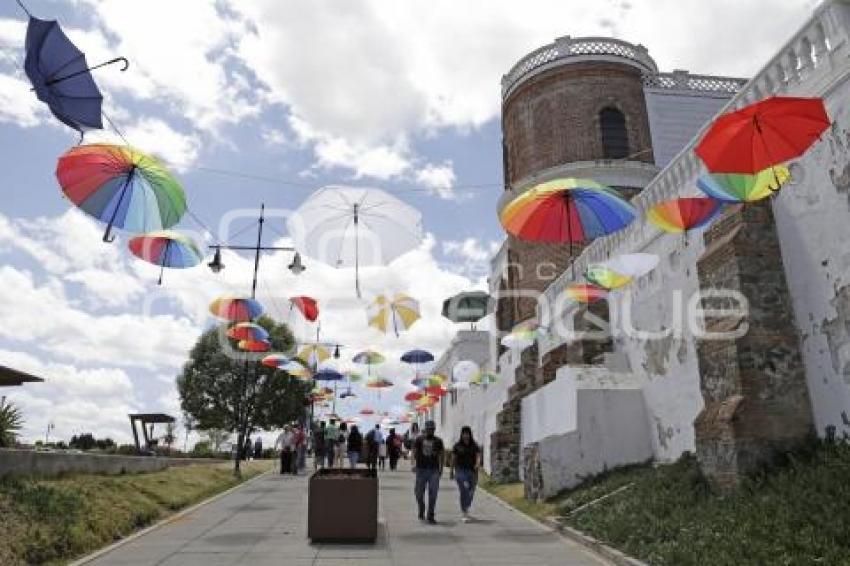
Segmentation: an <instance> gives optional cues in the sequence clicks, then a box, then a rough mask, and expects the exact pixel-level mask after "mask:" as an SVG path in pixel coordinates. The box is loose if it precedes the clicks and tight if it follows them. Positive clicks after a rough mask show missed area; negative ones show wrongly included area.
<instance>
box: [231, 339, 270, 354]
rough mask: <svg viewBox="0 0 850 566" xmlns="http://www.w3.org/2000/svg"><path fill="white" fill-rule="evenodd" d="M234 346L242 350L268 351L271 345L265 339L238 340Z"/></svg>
mask: <svg viewBox="0 0 850 566" xmlns="http://www.w3.org/2000/svg"><path fill="white" fill-rule="evenodd" d="M236 347H237V348H239V349H240V350H242V351H243V352H268V351H269V350H271V348H272V345H271V342H268V341H267V340H240V341H239V343H238V344H237V345H236Z"/></svg>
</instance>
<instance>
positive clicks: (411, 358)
mask: <svg viewBox="0 0 850 566" xmlns="http://www.w3.org/2000/svg"><path fill="white" fill-rule="evenodd" d="M401 361H403V362H404V363H406V364H427V363H428V362H433V361H434V355H433V354H431V352H427V351H425V350H410V351H407V352H405V353H404V354H402V356H401Z"/></svg>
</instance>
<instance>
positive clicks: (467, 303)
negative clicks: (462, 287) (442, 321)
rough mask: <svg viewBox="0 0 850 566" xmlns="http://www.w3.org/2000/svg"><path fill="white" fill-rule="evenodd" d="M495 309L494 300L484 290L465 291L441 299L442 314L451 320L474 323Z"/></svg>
mask: <svg viewBox="0 0 850 566" xmlns="http://www.w3.org/2000/svg"><path fill="white" fill-rule="evenodd" d="M494 310H495V301H494V300H493V298H492V297H491V296H490V295H488V294H487V293H485V292H484V291H466V292H463V293H458V294H457V295H454V296H453V297H449V298H448V299H446V300H445V301H443V316H444V317H446V318H447V319H449V320H451V321H452V322H469V323H470V324H475V323H476V322H478V321H479V320H481V319H482V318H484V317H485V316H487V315H488V314H490V313H491V312H493V311H494Z"/></svg>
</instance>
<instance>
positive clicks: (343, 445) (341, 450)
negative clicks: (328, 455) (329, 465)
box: [334, 423, 348, 468]
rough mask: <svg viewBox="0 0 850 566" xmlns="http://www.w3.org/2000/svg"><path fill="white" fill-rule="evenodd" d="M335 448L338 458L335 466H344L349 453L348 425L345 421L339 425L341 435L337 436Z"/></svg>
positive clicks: (336, 457)
mask: <svg viewBox="0 0 850 566" xmlns="http://www.w3.org/2000/svg"><path fill="white" fill-rule="evenodd" d="M334 450H335V456H334V458H335V460H336V461H335V463H334V466H335V467H337V468H344V467H345V460H346V456H347V455H348V425H347V424H345V423H341V424H340V425H339V435H338V436H337V438H336V445H335V446H334Z"/></svg>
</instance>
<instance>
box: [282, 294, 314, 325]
mask: <svg viewBox="0 0 850 566" xmlns="http://www.w3.org/2000/svg"><path fill="white" fill-rule="evenodd" d="M289 302H290V304H291V306H292V307H295V308H297V309H298V311H299V312H300V313H301V314H302V315H303V316H304V318H306V319H307V320H309V321H310V322H316V319H317V318H319V303H318V301H316V299H314V298H313V297H307V296H304V295H301V296H298V297H290V298H289Z"/></svg>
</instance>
